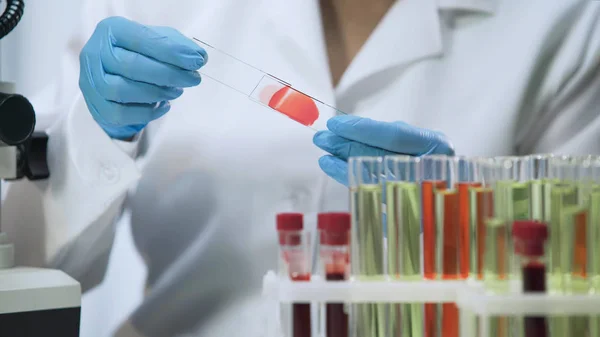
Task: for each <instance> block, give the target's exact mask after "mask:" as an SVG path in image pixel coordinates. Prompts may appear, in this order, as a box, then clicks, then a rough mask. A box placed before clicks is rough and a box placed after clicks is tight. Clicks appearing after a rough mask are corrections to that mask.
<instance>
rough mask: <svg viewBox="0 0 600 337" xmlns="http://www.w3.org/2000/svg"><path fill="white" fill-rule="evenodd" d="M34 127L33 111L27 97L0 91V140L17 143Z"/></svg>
mask: <svg viewBox="0 0 600 337" xmlns="http://www.w3.org/2000/svg"><path fill="white" fill-rule="evenodd" d="M34 129H35V112H34V110H33V106H32V105H31V103H29V101H28V100H27V98H25V97H23V96H21V95H18V94H5V93H0V141H1V142H2V143H4V144H6V145H19V144H22V143H24V142H25V141H27V140H28V139H29V137H30V136H31V134H32V133H33V131H34Z"/></svg>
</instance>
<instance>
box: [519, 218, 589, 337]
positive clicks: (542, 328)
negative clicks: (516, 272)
mask: <svg viewBox="0 0 600 337" xmlns="http://www.w3.org/2000/svg"><path fill="white" fill-rule="evenodd" d="M512 234H513V238H514V248H515V254H516V255H517V256H518V257H519V265H520V268H521V277H522V280H523V292H524V293H544V292H546V259H545V243H546V239H547V238H548V226H547V225H546V224H545V223H541V222H536V221H515V222H514V223H513V225H512ZM524 332H525V334H524V337H546V336H548V326H547V322H546V319H545V318H544V317H525V320H524ZM581 336H583V335H581Z"/></svg>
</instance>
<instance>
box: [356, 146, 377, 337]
mask: <svg viewBox="0 0 600 337" xmlns="http://www.w3.org/2000/svg"><path fill="white" fill-rule="evenodd" d="M348 171H349V183H350V184H349V185H350V207H351V210H352V212H351V213H352V229H351V234H352V235H351V259H350V263H351V273H352V275H353V276H354V277H355V278H356V279H361V280H377V279H380V278H381V277H383V276H384V234H383V214H382V184H383V158H380V157H352V158H350V159H349V161H348ZM385 318H386V314H385V305H383V304H372V303H367V304H356V305H353V309H352V317H351V332H352V335H353V336H357V337H361V336H375V337H383V336H384V335H385V328H384V326H385Z"/></svg>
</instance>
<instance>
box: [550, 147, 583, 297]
mask: <svg viewBox="0 0 600 337" xmlns="http://www.w3.org/2000/svg"><path fill="white" fill-rule="evenodd" d="M582 164H583V162H582V161H581V158H574V157H566V156H563V157H555V158H552V160H551V163H550V169H551V174H552V175H553V178H556V179H557V180H559V182H557V183H556V184H554V185H553V186H552V190H551V199H552V200H551V201H552V217H551V230H550V232H551V233H557V234H558V235H557V236H558V238H557V240H558V245H559V247H560V248H559V250H558V261H559V263H558V266H556V264H555V265H554V266H553V267H554V269H553V270H552V272H553V274H554V276H557V277H558V278H559V280H560V288H561V289H562V291H564V292H566V293H573V292H587V291H588V284H587V282H586V279H587V271H586V269H587V242H586V241H587V240H586V230H587V217H588V209H587V208H586V207H585V206H586V205H585V204H584V197H583V193H582V190H583V188H582V184H581V183H582V181H581V173H582V171H581V165H582ZM554 257H555V256H553V259H554Z"/></svg>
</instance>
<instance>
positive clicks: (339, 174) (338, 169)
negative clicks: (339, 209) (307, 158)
mask: <svg viewBox="0 0 600 337" xmlns="http://www.w3.org/2000/svg"><path fill="white" fill-rule="evenodd" d="M319 166H320V167H321V170H323V172H325V174H327V175H328V176H330V177H331V178H333V179H334V180H335V181H337V182H338V183H340V184H342V185H344V186H346V187H348V163H346V162H345V161H343V160H341V159H340V158H337V157H334V156H330V155H326V156H323V157H321V158H319Z"/></svg>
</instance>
